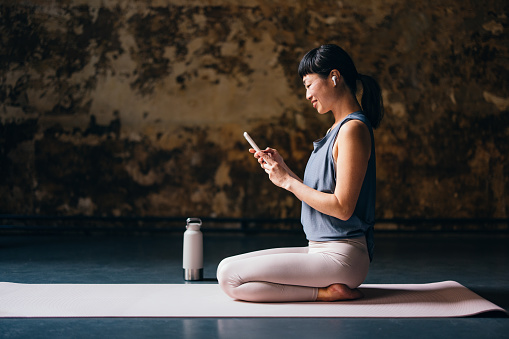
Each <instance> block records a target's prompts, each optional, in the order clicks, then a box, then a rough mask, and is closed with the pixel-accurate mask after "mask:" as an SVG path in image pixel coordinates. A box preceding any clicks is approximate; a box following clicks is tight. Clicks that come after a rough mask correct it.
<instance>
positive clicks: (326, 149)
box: [301, 112, 376, 259]
mask: <svg viewBox="0 0 509 339" xmlns="http://www.w3.org/2000/svg"><path fill="white" fill-rule="evenodd" d="M350 120H360V121H362V122H363V123H364V124H366V126H368V128H369V133H370V135H371V155H370V157H369V162H368V168H367V171H366V175H365V177H364V182H363V183H362V188H361V192H360V194H359V199H358V200H357V205H356V206H355V211H354V213H353V215H352V217H351V218H350V219H348V220H346V221H344V220H340V219H337V218H335V217H332V216H330V215H326V214H323V213H321V212H318V211H317V210H315V209H313V208H311V207H310V206H309V205H308V204H306V203H305V202H302V214H301V222H302V226H303V227H304V232H305V233H306V237H307V239H308V240H312V241H331V240H341V239H346V238H355V237H360V236H364V235H365V236H366V242H367V245H368V252H369V257H370V259H372V258H373V248H374V243H373V226H374V224H375V193H376V159H375V140H374V137H373V129H372V127H371V124H370V122H369V120H368V119H367V118H366V116H365V115H364V114H362V112H355V113H352V114H349V115H348V116H347V117H345V119H343V121H341V122H340V123H339V124H338V126H336V127H334V129H332V130H331V131H330V132H329V133H328V134H327V135H326V136H325V137H323V138H322V139H319V140H317V141H315V142H314V143H313V146H314V150H313V153H312V154H311V157H310V158H309V161H308V163H307V166H306V171H305V173H304V184H305V185H307V186H309V187H311V188H314V189H316V190H318V191H321V192H325V193H334V190H335V188H336V164H335V162H334V157H333V147H334V141H335V140H336V137H337V135H338V133H339V130H340V129H341V127H342V126H343V125H344V124H345V123H346V122H348V121H350Z"/></svg>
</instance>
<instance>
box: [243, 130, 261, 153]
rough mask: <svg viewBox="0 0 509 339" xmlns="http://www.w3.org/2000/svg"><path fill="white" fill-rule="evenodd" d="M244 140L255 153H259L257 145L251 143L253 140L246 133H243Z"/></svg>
mask: <svg viewBox="0 0 509 339" xmlns="http://www.w3.org/2000/svg"><path fill="white" fill-rule="evenodd" d="M244 138H246V140H247V142H249V144H250V145H251V147H253V148H254V149H255V151H257V152H260V147H258V145H257V144H256V142H254V141H253V139H251V137H250V136H249V134H247V132H244Z"/></svg>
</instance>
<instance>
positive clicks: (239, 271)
mask: <svg viewBox="0 0 509 339" xmlns="http://www.w3.org/2000/svg"><path fill="white" fill-rule="evenodd" d="M368 269H369V255H368V251H367V247H366V239H365V237H360V238H353V239H345V240H339V241H326V242H315V241H310V242H309V246H308V247H290V248H274V249H268V250H261V251H255V252H250V253H245V254H240V255H236V256H233V257H229V258H226V259H224V260H223V261H221V263H220V264H219V266H218V268H217V279H218V281H219V285H220V286H221V288H222V289H223V291H224V292H225V293H226V294H227V295H229V296H230V297H231V298H233V299H238V300H244V301H255V302H287V301H315V300H316V298H317V295H318V288H320V287H327V286H329V285H332V284H334V283H341V284H345V285H347V286H348V287H350V288H356V287H358V286H359V285H360V284H361V283H362V282H363V281H364V279H365V278H366V275H367V274H368Z"/></svg>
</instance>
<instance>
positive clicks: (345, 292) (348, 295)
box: [316, 284, 364, 301]
mask: <svg viewBox="0 0 509 339" xmlns="http://www.w3.org/2000/svg"><path fill="white" fill-rule="evenodd" d="M363 296H364V295H363V294H362V292H361V291H359V290H358V289H353V290H352V289H351V288H350V287H348V286H346V285H344V284H332V285H330V286H328V287H323V288H319V289H318V297H317V298H316V301H338V300H353V299H359V298H362V297H363Z"/></svg>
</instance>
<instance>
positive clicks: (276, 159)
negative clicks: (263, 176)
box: [249, 147, 293, 188]
mask: <svg viewBox="0 0 509 339" xmlns="http://www.w3.org/2000/svg"><path fill="white" fill-rule="evenodd" d="M249 152H251V153H253V154H254V157H255V158H256V159H257V160H258V162H259V163H260V166H261V167H262V168H263V169H264V170H265V172H266V173H267V174H268V175H269V179H270V181H272V183H274V185H276V186H279V187H282V188H286V187H285V184H286V183H287V182H288V180H289V179H291V178H292V177H293V175H292V174H293V173H292V172H291V171H290V170H289V168H288V167H287V166H286V164H285V162H284V160H283V157H282V156H281V155H280V154H279V152H278V151H277V150H275V149H273V148H269V147H267V148H266V149H264V150H263V151H259V152H256V151H255V150H254V149H252V148H251V149H249Z"/></svg>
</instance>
